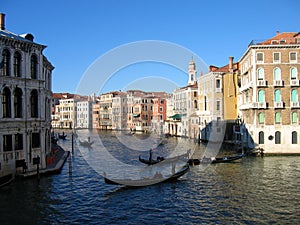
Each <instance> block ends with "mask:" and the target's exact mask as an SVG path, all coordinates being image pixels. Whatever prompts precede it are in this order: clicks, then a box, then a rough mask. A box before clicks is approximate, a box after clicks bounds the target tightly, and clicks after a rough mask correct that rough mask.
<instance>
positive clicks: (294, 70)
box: [290, 67, 298, 80]
mask: <svg viewBox="0 0 300 225" xmlns="http://www.w3.org/2000/svg"><path fill="white" fill-rule="evenodd" d="M290 74H291V80H294V79H298V71H297V68H295V67H292V68H291V71H290Z"/></svg>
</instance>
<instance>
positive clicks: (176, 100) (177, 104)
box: [165, 59, 198, 137]
mask: <svg viewBox="0 0 300 225" xmlns="http://www.w3.org/2000/svg"><path fill="white" fill-rule="evenodd" d="M188 73H189V78H188V85H187V86H185V87H181V88H178V89H176V90H174V92H173V106H174V109H173V110H174V113H175V114H174V115H172V116H171V117H169V120H168V121H167V122H166V124H165V129H166V128H167V130H168V132H167V133H169V134H171V135H175V136H185V137H191V136H192V133H191V132H192V131H191V129H190V128H191V121H190V116H191V115H193V114H194V113H196V112H197V111H198V84H197V76H196V75H197V72H196V64H195V62H194V61H193V59H192V60H191V61H190V63H189V67H188Z"/></svg>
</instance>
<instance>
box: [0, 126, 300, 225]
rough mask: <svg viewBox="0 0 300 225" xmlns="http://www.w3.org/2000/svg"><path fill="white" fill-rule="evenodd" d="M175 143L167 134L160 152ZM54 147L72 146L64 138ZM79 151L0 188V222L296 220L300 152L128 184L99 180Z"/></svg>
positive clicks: (299, 214)
mask: <svg viewBox="0 0 300 225" xmlns="http://www.w3.org/2000/svg"><path fill="white" fill-rule="evenodd" d="M88 135H89V134H88ZM102 135H103V140H105V141H104V142H106V144H107V147H110V146H111V151H112V152H113V151H117V152H118V151H119V152H118V154H117V155H118V156H119V157H120V158H122V157H123V158H126V159H125V161H126V160H127V161H128V160H129V159H130V158H131V159H133V158H134V160H133V161H134V162H133V163H134V164H138V163H139V162H138V160H136V159H137V155H138V154H140V152H139V153H134V152H131V153H130V154H126V155H122V154H121V153H120V147H119V149H115V150H114V148H115V147H116V146H117V144H116V143H115V142H116V139H115V138H114V135H112V133H111V132H104V133H103V134H102ZM128 138H130V137H128ZM177 141H178V140H177V139H169V140H168V143H166V144H165V146H164V149H162V150H161V151H162V153H163V152H164V151H167V150H166V149H167V148H168V146H169V147H170V146H171V147H170V148H172V145H173V146H174V143H176V142H177ZM59 144H60V145H61V146H62V147H63V148H64V149H65V150H71V141H70V140H66V141H59ZM95 146H97V145H95ZM202 148H204V146H201V147H200V148H197V149H196V153H197V151H202V150H203V149H202ZM82 154H83V153H82V152H81V151H79V150H78V148H77V147H76V148H75V150H74V152H73V154H72V157H71V160H70V161H68V160H67V161H66V164H65V165H64V167H63V170H62V172H61V174H58V175H53V176H48V177H42V178H41V180H40V182H39V184H37V181H36V180H35V179H29V180H24V181H16V182H13V183H12V184H10V185H9V186H6V187H4V188H2V189H0V224H1V225H5V224H19V225H20V224H30V225H33V224H299V223H300V192H299V184H300V157H283V156H282V157H264V158H260V157H257V158H254V157H247V158H244V159H243V160H242V161H241V162H238V163H228V164H214V165H210V166H208V167H207V168H206V169H205V170H202V169H200V167H199V166H195V167H191V169H190V171H189V172H188V173H187V174H186V175H185V176H184V177H182V178H180V180H178V181H177V182H175V183H161V184H157V185H153V186H147V187H140V188H134V189H133V188H127V187H121V186H112V185H107V184H105V183H104V181H103V178H102V177H101V176H100V175H99V174H98V173H97V172H95V171H94V170H93V168H91V167H90V166H89V164H88V163H87V162H86V160H85V159H84V157H83V156H82ZM70 165H72V167H70ZM70 171H71V173H70Z"/></svg>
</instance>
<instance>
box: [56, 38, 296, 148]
mask: <svg viewBox="0 0 300 225" xmlns="http://www.w3.org/2000/svg"><path fill="white" fill-rule="evenodd" d="M299 55H300V33H295V32H289V33H277V34H276V36H274V37H272V38H270V39H268V40H265V41H252V42H251V43H250V44H249V46H248V48H247V50H246V51H245V53H244V54H243V56H242V57H241V59H240V60H239V61H238V62H236V63H234V62H233V57H229V63H228V65H226V66H224V67H220V68H219V67H216V66H210V68H209V72H208V73H207V74H204V75H201V76H199V77H198V76H197V71H196V65H195V62H194V61H193V60H191V62H190V63H189V67H188V74H189V78H188V85H187V86H185V87H182V88H178V89H176V90H174V92H173V93H172V94H167V93H147V92H143V91H128V92H126V93H123V92H111V93H106V94H102V95H101V96H100V97H99V98H95V97H94V98H90V100H85V101H82V100H80V99H78V100H76V97H75V98H70V99H68V98H67V99H61V100H60V101H61V103H60V104H59V105H57V106H56V111H55V115H53V122H52V124H53V127H61V128H71V127H75V128H99V129H128V130H129V129H136V130H141V131H148V130H151V131H152V132H153V131H156V132H162V133H169V134H170V135H176V136H185V137H190V138H195V139H199V140H205V141H207V140H210V141H213V137H214V136H212V134H217V133H222V132H223V133H224V138H223V140H224V141H228V142H230V141H240V142H241V143H242V144H243V146H244V147H250V148H253V147H257V146H259V147H262V148H264V149H265V151H266V152H267V153H291V154H294V153H300V148H299V138H300V136H299V135H300V128H299V117H300V114H299V109H300V101H299V92H300V82H299V70H300V56H299ZM54 99H55V97H54ZM86 112H89V113H86ZM224 120H225V121H227V128H226V127H224V128H223V127H222V126H220V124H219V122H221V121H224ZM229 124H231V125H229ZM236 124H239V125H238V126H235V125H236ZM228 125H229V126H228ZM224 129H225V130H224Z"/></svg>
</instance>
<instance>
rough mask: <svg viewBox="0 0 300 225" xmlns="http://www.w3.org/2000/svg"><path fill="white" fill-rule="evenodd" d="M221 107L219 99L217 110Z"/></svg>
mask: <svg viewBox="0 0 300 225" xmlns="http://www.w3.org/2000/svg"><path fill="white" fill-rule="evenodd" d="M220 108H221V101H217V111H220Z"/></svg>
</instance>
